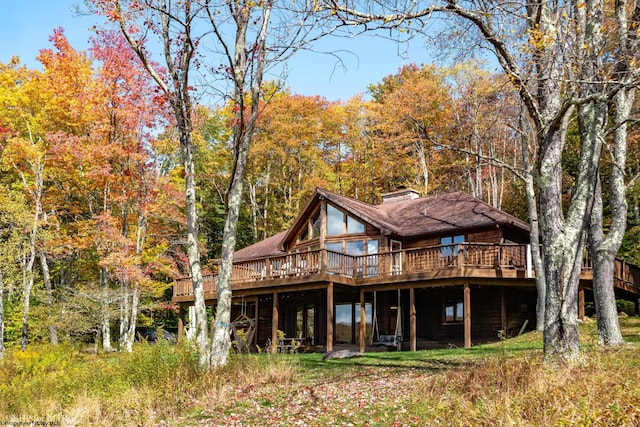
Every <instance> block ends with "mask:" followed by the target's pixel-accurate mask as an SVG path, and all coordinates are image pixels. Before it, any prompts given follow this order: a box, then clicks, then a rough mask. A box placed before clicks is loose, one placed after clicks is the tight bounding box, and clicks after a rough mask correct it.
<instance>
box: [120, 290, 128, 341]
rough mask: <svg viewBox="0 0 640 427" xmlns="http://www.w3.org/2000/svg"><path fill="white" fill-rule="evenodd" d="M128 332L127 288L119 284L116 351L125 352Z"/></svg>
mask: <svg viewBox="0 0 640 427" xmlns="http://www.w3.org/2000/svg"><path fill="white" fill-rule="evenodd" d="M128 332H129V286H127V284H126V283H121V284H120V336H119V338H118V349H119V350H120V351H125V350H126V347H127V340H126V335H127V333H128Z"/></svg>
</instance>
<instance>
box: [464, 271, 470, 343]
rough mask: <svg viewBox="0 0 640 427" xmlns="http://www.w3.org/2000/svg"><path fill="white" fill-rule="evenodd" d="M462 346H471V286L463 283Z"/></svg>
mask: <svg viewBox="0 0 640 427" xmlns="http://www.w3.org/2000/svg"><path fill="white" fill-rule="evenodd" d="M463 305H464V308H463V310H464V346H465V348H469V347H471V288H469V284H468V283H465V284H464V303H463Z"/></svg>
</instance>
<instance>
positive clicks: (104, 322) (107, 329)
mask: <svg viewBox="0 0 640 427" xmlns="http://www.w3.org/2000/svg"><path fill="white" fill-rule="evenodd" d="M100 293H101V297H100V311H101V313H100V329H101V332H102V333H101V334H100V335H101V336H102V349H103V350H104V351H109V352H111V351H113V347H112V345H111V310H110V301H109V282H108V278H107V268H106V267H100Z"/></svg>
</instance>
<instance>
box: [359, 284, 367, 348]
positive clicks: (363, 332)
mask: <svg viewBox="0 0 640 427" xmlns="http://www.w3.org/2000/svg"><path fill="white" fill-rule="evenodd" d="M366 339H367V311H366V309H365V301H364V289H360V343H359V344H360V353H364V351H365V350H366Z"/></svg>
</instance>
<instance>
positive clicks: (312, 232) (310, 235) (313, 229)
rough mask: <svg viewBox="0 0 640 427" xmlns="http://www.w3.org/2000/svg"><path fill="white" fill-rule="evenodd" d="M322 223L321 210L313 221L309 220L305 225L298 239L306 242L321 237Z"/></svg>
mask: <svg viewBox="0 0 640 427" xmlns="http://www.w3.org/2000/svg"><path fill="white" fill-rule="evenodd" d="M321 224H322V218H321V217H320V211H317V212H316V214H315V215H314V216H313V218H312V219H311V221H310V222H307V224H306V225H305V226H304V227H303V229H302V231H301V232H300V236H299V237H298V240H299V241H301V242H304V241H307V240H311V239H317V238H318V237H320V229H321Z"/></svg>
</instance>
